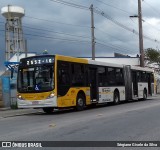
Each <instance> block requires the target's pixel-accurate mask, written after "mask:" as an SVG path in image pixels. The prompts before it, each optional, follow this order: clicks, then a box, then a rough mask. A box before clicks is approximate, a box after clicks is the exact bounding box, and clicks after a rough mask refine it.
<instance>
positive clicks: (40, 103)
mask: <svg viewBox="0 0 160 150" xmlns="http://www.w3.org/2000/svg"><path fill="white" fill-rule="evenodd" d="M17 104H18V108H43V107H57V97H56V96H54V97H53V98H49V99H45V100H22V99H19V98H17Z"/></svg>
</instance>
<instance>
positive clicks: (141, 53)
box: [138, 0, 144, 67]
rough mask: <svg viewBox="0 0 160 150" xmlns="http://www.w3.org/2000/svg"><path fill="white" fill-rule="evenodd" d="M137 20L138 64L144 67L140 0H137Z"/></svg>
mask: <svg viewBox="0 0 160 150" xmlns="http://www.w3.org/2000/svg"><path fill="white" fill-rule="evenodd" d="M138 20H139V49H140V66H141V67H144V49H143V30H142V9H141V0H138Z"/></svg>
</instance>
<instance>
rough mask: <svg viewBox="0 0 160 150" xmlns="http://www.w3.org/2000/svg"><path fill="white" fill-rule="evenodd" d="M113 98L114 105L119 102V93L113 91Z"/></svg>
mask: <svg viewBox="0 0 160 150" xmlns="http://www.w3.org/2000/svg"><path fill="white" fill-rule="evenodd" d="M113 100H114V104H115V105H117V104H119V93H118V92H117V91H115V92H114V96H113Z"/></svg>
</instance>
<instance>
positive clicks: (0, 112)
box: [0, 108, 43, 118]
mask: <svg viewBox="0 0 160 150" xmlns="http://www.w3.org/2000/svg"><path fill="white" fill-rule="evenodd" d="M38 112H43V111H42V109H32V108H29V109H11V108H0V118H7V117H13V116H21V115H26V114H33V113H38Z"/></svg>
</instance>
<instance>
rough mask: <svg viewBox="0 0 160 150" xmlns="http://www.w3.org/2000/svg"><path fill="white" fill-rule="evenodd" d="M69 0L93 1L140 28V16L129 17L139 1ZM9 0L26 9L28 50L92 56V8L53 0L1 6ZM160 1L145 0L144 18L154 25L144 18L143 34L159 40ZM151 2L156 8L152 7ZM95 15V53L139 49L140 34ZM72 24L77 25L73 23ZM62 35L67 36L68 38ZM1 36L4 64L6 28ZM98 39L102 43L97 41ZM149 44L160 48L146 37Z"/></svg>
mask: <svg viewBox="0 0 160 150" xmlns="http://www.w3.org/2000/svg"><path fill="white" fill-rule="evenodd" d="M66 1H68V2H73V3H76V4H80V5H83V6H87V7H88V8H89V7H90V5H91V4H93V5H94V8H96V9H97V10H100V11H103V12H105V13H106V14H107V15H108V16H110V17H112V18H113V19H115V20H116V21H118V22H120V23H121V24H123V25H124V26H126V27H128V28H130V29H133V31H135V30H136V31H138V19H137V18H133V19H130V17H129V16H130V15H135V14H138V13H137V12H138V8H137V7H138V4H137V1H135V0H123V1H119V0H112V1H105V0H87V1H86V0H79V1H77V0H72V1H69V0H66ZM8 4H10V5H18V6H21V7H23V8H24V9H25V17H24V18H23V19H22V21H23V29H24V34H25V38H26V39H27V43H28V51H29V52H37V53H42V52H43V50H44V49H47V50H48V51H49V53H51V54H61V55H70V56H91V28H90V26H91V16H90V15H91V13H90V10H88V11H86V10H81V9H77V8H72V7H69V6H66V5H62V4H58V3H55V2H51V1H50V0H45V1H44V0H38V1H33V0H27V1H26V0H1V3H0V7H1V8H2V7H3V6H6V5H8ZM148 4H149V5H148ZM159 5H160V2H159V1H157V0H152V1H148V0H145V1H143V2H142V10H143V13H142V14H143V18H144V20H146V21H147V22H148V23H149V24H151V25H152V26H151V25H149V24H148V25H147V24H146V23H145V22H143V33H144V35H149V37H151V38H153V39H157V40H159V41H160V37H159V31H157V29H159V21H160V20H159V19H160V17H159V15H158V14H159V13H160V12H158V11H159V8H158V6H159ZM151 6H152V7H153V8H155V9H154V10H153V9H152V7H151ZM94 17H95V18H94V19H95V39H96V56H108V55H109V56H111V55H112V54H113V53H114V52H119V53H124V54H128V55H134V54H137V53H139V37H138V36H137V35H135V34H134V33H133V32H128V31H126V30H125V29H123V28H121V27H119V26H117V25H116V24H114V23H113V22H112V21H110V20H108V19H106V18H105V17H103V16H101V15H98V14H94ZM35 18H39V19H35ZM0 19H1V20H2V21H3V22H5V19H4V17H2V16H0ZM47 20H48V21H47ZM69 24H70V25H69ZM73 24H74V25H77V26H73ZM26 26H27V27H30V29H29V28H26ZM84 26H85V27H84ZM31 28H33V29H31ZM155 28H157V29H155ZM0 30H4V24H3V23H2V24H0ZM44 30H48V31H50V32H48V31H44ZM100 30H101V31H100ZM55 32H63V33H64V34H58V33H55ZM1 33H2V32H1ZM66 34H72V35H75V36H69V35H66ZM80 36H82V37H80ZM85 37H88V38H85ZM61 39H66V41H64V40H61ZM0 40H1V42H2V44H0V50H1V51H2V55H0V67H2V66H3V68H4V65H3V62H4V60H5V54H4V52H5V41H4V40H5V37H4V32H3V34H1V35H0ZM72 40H77V41H72ZM81 41H87V42H81ZM98 42H99V43H101V44H98ZM148 47H152V48H157V47H159V43H156V42H151V41H148V40H146V39H144V48H148Z"/></svg>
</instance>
